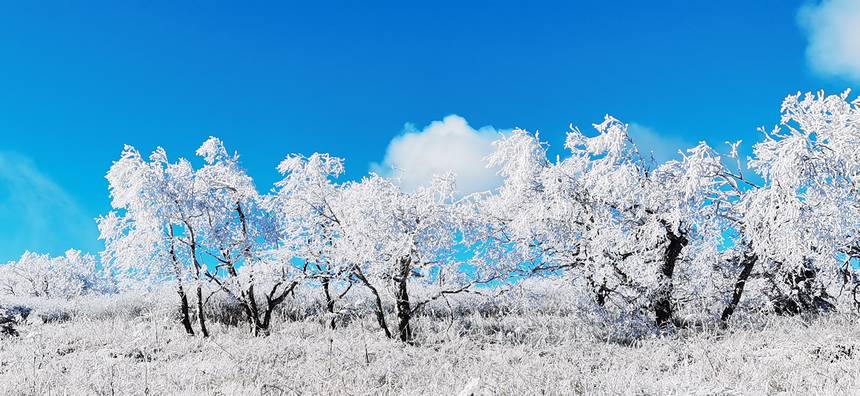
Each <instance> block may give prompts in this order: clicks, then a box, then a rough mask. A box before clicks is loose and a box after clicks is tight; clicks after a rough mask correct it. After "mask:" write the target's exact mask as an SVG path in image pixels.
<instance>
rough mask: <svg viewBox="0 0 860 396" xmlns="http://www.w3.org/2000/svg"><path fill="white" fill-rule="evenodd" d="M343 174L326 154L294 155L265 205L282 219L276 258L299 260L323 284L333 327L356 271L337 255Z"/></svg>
mask: <svg viewBox="0 0 860 396" xmlns="http://www.w3.org/2000/svg"><path fill="white" fill-rule="evenodd" d="M343 170H344V167H343V159H341V158H337V157H333V156H331V155H328V154H319V153H315V154H313V155H311V156H309V157H304V156H301V155H290V156H288V157H287V158H286V159H284V160H283V161H282V162H281V163H280V164H279V165H278V171H279V172H280V173H281V174H282V175H283V176H284V178H283V179H282V180H281V181H279V182H278V183H277V184H276V187H277V190H276V192H275V193H274V194H273V195H272V196H271V197H270V198H269V199H268V201H267V206H268V208H270V210H272V211H273V213H275V216H276V217H277V220H278V227H279V232H280V235H281V241H280V244H279V247H278V249H277V252H278V254H280V256H281V257H283V258H284V259H285V260H297V261H298V263H297V265H298V266H300V267H301V272H302V274H303V276H304V278H305V279H307V280H308V281H311V282H315V283H316V284H318V285H319V287H320V290H321V292H322V294H323V297H324V298H325V306H326V311H327V312H328V314H329V315H330V316H331V318H330V320H329V324H330V326H331V328H334V326H335V318H334V315H335V313H336V308H335V306H336V304H337V301H338V300H340V299H341V298H343V297H344V296H345V295H346V293H348V292H349V290H350V289H351V288H352V286H353V284H354V279H353V278H352V271H351V270H352V267H350V266H349V265H348V264H345V263H344V262H343V261H342V260H339V258H338V256H337V254H338V249H339V248H340V245H341V244H342V241H341V237H342V235H343V234H342V231H343V230H342V228H341V223H340V219H339V218H338V213H337V211H338V210H339V209H340V199H341V196H340V193H341V188H340V185H338V184H336V183H335V179H336V178H337V177H338V176H340V175H341V174H342V173H343Z"/></svg>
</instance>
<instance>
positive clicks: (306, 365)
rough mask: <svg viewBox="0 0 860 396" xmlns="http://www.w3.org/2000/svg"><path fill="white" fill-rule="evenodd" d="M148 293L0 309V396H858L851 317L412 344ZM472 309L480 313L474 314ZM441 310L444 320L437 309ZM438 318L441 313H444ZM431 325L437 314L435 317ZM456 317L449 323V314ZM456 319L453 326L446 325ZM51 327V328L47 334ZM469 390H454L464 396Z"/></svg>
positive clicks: (350, 323)
mask: <svg viewBox="0 0 860 396" xmlns="http://www.w3.org/2000/svg"><path fill="white" fill-rule="evenodd" d="M155 297H157V296H148V297H147V296H137V297H124V298H116V297H114V298H110V297H82V298H80V299H76V300H70V301H50V300H35V299H30V300H18V301H10V300H8V299H6V300H3V301H0V305H4V306H9V305H10V304H19V305H20V304H27V305H29V306H30V307H32V308H33V312H32V313H31V314H30V315H29V318H28V319H27V321H26V323H24V324H21V325H19V326H17V330H18V331H19V332H20V335H19V336H17V337H8V336H7V337H3V338H0V394H40V395H42V394H110V395H119V394H225V395H229V394H275V395H279V394H469V393H474V394H572V393H584V394H764V393H768V394H778V393H787V394H810V393H813V394H845V393H851V392H852V391H856V390H857V389H860V327H858V318H857V317H855V316H844V315H836V314H832V315H828V316H823V317H818V318H807V319H801V318H797V317H794V318H788V317H776V316H765V317H763V319H761V317H759V318H760V319H757V320H756V321H755V322H753V321H750V320H745V319H743V315H740V316H739V318H738V320H737V321H736V322H735V323H733V326H731V327H730V328H729V329H727V330H721V329H719V328H704V329H703V328H699V329H696V330H682V331H674V332H671V333H669V334H665V335H662V336H660V335H657V334H655V333H648V332H645V333H638V334H626V335H624V334H614V336H610V334H608V333H606V332H604V331H601V330H600V329H599V326H597V325H596V324H585V323H584V322H583V320H582V318H581V317H579V316H578V315H576V313H575V312H574V311H571V310H568V309H563V308H561V307H559V301H560V298H556V299H552V298H548V299H547V300H545V303H544V304H537V305H536V306H535V307H533V308H528V309H526V308H516V309H511V307H510V306H508V305H507V301H510V300H508V299H504V298H501V299H492V300H486V299H485V300H484V301H483V303H481V304H475V303H476V301H474V300H472V301H468V304H466V303H463V304H456V303H455V304H454V305H453V306H452V307H451V308H450V309H453V310H455V311H456V312H457V315H449V314H448V313H446V312H444V310H443V309H442V307H441V306H440V307H435V308H434V309H431V310H428V314H427V315H424V316H421V317H420V318H418V319H417V321H416V338H417V342H416V345H414V346H410V345H407V344H404V343H402V342H399V341H396V340H390V339H387V338H385V337H384V335H382V334H381V333H380V332H379V331H378V330H377V327H376V326H375V324H374V321H373V319H372V317H371V316H370V315H361V316H358V315H356V316H352V317H350V316H345V317H340V318H339V321H338V324H339V326H338V328H337V329H335V330H331V329H329V328H328V326H327V325H326V323H325V319H324V317H321V316H320V315H317V314H316V313H313V312H303V311H301V312H300V311H298V310H293V311H291V309H294V308H295V309H297V308H298V307H299V306H306V305H305V304H307V303H308V301H301V302H295V304H292V305H290V307H288V308H287V310H286V311H284V312H283V313H282V315H281V316H280V317H279V318H278V320H277V321H275V323H274V326H273V329H272V334H271V335H269V336H264V337H254V336H252V335H250V334H249V332H248V331H247V329H246V328H245V327H244V325H242V324H241V322H240V325H239V326H238V327H237V326H234V325H231V324H226V323H224V322H229V321H230V320H229V318H222V319H223V320H222V321H221V322H220V323H219V322H214V321H213V322H214V323H212V324H211V333H212V336H211V337H210V338H209V339H203V338H199V337H197V338H195V337H189V336H187V335H185V333H184V331H183V330H182V328H181V326H180V325H179V324H178V323H177V321H176V317H175V315H173V314H172V312H173V309H172V307H171V306H170V305H167V304H160V303H157V302H156V301H158V298H155ZM469 306H477V307H478V308H477V309H472V310H469V308H468V307H469ZM436 308H438V310H437V309H436ZM446 309H448V308H447V307H446ZM434 312H435V313H436V314H433V313H434ZM449 312H450V311H449ZM452 317H453V319H452ZM43 322H44V323H43ZM461 392H463V393H461Z"/></svg>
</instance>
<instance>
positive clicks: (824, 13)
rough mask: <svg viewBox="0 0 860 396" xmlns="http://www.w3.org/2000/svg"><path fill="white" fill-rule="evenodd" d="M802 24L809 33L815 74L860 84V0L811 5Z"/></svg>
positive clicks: (802, 16) (805, 8)
mask: <svg viewBox="0 0 860 396" xmlns="http://www.w3.org/2000/svg"><path fill="white" fill-rule="evenodd" d="M798 22H799V23H800V25H801V27H803V29H804V30H805V31H806V33H807V36H808V39H809V44H808V45H807V47H806V57H807V59H808V61H809V63H810V65H811V66H812V68H813V69H814V70H815V71H817V72H819V73H821V74H823V75H825V76H835V77H844V78H848V79H851V80H853V81H858V82H860V0H824V1H822V2H821V3H818V4H807V5H805V6H803V7H801V8H800V11H799V12H798Z"/></svg>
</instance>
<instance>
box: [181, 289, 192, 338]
mask: <svg viewBox="0 0 860 396" xmlns="http://www.w3.org/2000/svg"><path fill="white" fill-rule="evenodd" d="M177 293H179V312H180V313H181V314H182V326H183V327H185V332H186V333H188V335H190V336H193V335H194V328H192V327H191V313H190V312H189V311H190V308H189V307H188V296H186V295H185V289H184V288H183V287H182V282H181V281H180V282H178V285H177Z"/></svg>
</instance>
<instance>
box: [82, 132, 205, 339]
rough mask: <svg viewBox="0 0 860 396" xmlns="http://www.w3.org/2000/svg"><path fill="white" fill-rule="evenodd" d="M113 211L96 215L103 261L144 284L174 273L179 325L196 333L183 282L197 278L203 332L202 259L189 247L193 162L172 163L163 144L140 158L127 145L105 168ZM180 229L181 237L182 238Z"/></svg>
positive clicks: (193, 210)
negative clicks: (101, 242) (200, 260)
mask: <svg viewBox="0 0 860 396" xmlns="http://www.w3.org/2000/svg"><path fill="white" fill-rule="evenodd" d="M106 178H107V179H108V183H109V189H110V195H111V205H112V207H113V208H114V209H115V211H111V212H110V213H108V214H107V215H105V216H102V217H100V218H99V219H98V224H99V231H100V233H101V236H100V238H101V239H103V240H104V241H105V250H104V251H103V252H102V261H103V262H105V263H108V264H110V265H111V266H112V267H113V268H115V269H116V270H117V271H118V272H119V274H120V275H121V276H122V277H121V279H122V280H123V281H125V282H124V284H125V285H126V286H127V287H129V286H132V285H136V286H140V285H143V286H146V285H149V284H152V283H154V282H158V281H160V280H163V279H166V278H168V277H172V278H173V279H174V281H175V282H176V292H177V295H178V296H179V302H180V304H179V307H180V313H181V315H182V316H181V320H182V324H183V326H184V327H185V330H186V332H187V333H188V334H192V335H193V334H194V330H193V328H192V326H191V313H190V308H189V303H188V297H187V294H186V291H185V289H186V283H187V281H188V280H189V279H192V278H193V279H194V280H195V286H196V295H197V318H198V322H199V324H200V331H201V333H202V334H203V335H204V336H206V335H207V330H206V324H205V318H204V314H203V310H202V308H203V299H202V290H201V288H202V285H201V277H200V271H201V267H202V264H201V263H200V262H199V260H198V258H197V255H196V254H195V253H196V252H194V251H192V250H191V249H190V247H192V246H196V244H195V243H194V241H193V240H194V235H195V233H194V229H193V226H191V224H192V220H193V218H195V217H196V216H197V215H198V213H197V208H196V205H195V203H194V198H195V197H196V191H195V187H196V186H195V185H196V183H195V180H194V179H195V175H194V170H193V168H192V166H191V163H190V162H188V161H187V160H184V159H180V160H179V161H177V162H176V163H170V162H169V161H168V159H167V153H166V152H165V151H164V149H162V148H160V147H159V148H158V149H156V150H155V151H154V152H153V153H152V155H151V156H150V157H149V159H148V160H147V159H144V158H143V157H142V156H141V155H140V153H139V152H138V151H137V150H136V149H135V148H134V147H131V146H125V149H124V150H123V152H122V154H121V156H120V159H119V160H118V161H116V162H114V163H113V165H112V166H111V168H110V170H109V171H108V173H107V176H106ZM183 234H187V235H185V236H186V237H185V239H183V238H182V235H183Z"/></svg>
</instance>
